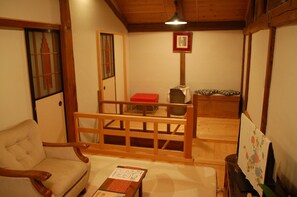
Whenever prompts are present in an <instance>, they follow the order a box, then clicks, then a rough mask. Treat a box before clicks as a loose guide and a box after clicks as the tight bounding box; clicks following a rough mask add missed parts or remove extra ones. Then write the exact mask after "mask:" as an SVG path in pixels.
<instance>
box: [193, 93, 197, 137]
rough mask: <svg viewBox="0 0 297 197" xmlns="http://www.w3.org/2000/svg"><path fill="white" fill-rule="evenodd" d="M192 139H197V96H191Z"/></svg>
mask: <svg viewBox="0 0 297 197" xmlns="http://www.w3.org/2000/svg"><path fill="white" fill-rule="evenodd" d="M192 100H193V107H194V111H193V138H196V137H197V134H196V131H197V116H198V114H197V113H198V94H193V99H192Z"/></svg>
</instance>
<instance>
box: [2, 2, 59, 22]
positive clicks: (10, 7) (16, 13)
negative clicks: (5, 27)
mask: <svg viewBox="0 0 297 197" xmlns="http://www.w3.org/2000/svg"><path fill="white" fill-rule="evenodd" d="M0 17H3V18H10V19H18V20H26V21H34V22H43V23H52V24H60V23H61V22H60V6H59V0H42V1H40V0H26V1H24V0H9V1H7V0H0Z"/></svg>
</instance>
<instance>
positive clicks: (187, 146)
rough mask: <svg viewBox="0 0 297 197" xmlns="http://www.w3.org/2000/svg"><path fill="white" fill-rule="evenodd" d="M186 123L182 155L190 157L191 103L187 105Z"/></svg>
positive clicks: (191, 133) (191, 134) (191, 135)
mask: <svg viewBox="0 0 297 197" xmlns="http://www.w3.org/2000/svg"><path fill="white" fill-rule="evenodd" d="M186 118H187V124H186V127H185V134H184V135H185V136H184V137H185V141H184V156H185V158H186V159H191V158H192V140H193V105H188V106H187V114H186Z"/></svg>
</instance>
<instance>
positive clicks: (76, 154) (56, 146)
mask: <svg viewBox="0 0 297 197" xmlns="http://www.w3.org/2000/svg"><path fill="white" fill-rule="evenodd" d="M43 147H44V149H45V152H46V155H47V156H48V157H54V158H61V159H71V160H77V159H79V160H81V161H83V162H85V163H88V162H89V158H88V157H86V156H84V155H83V154H82V152H81V149H86V148H88V147H89V145H88V144H86V143H75V142H71V143H49V142H43Z"/></svg>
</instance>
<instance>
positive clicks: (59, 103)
mask: <svg viewBox="0 0 297 197" xmlns="http://www.w3.org/2000/svg"><path fill="white" fill-rule="evenodd" d="M25 35H26V46H27V57H28V67H29V79H30V87H31V98H32V106H33V117H34V119H35V120H36V121H37V122H38V125H39V126H40V128H41V131H42V133H41V137H42V140H43V141H47V142H66V141H67V137H66V136H67V135H66V123H65V109H64V95H63V84H62V65H61V55H60V36H59V31H57V30H38V29H26V30H25Z"/></svg>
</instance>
